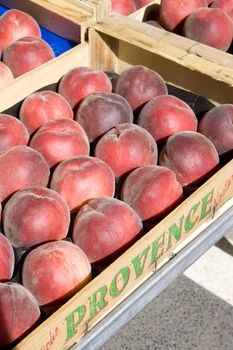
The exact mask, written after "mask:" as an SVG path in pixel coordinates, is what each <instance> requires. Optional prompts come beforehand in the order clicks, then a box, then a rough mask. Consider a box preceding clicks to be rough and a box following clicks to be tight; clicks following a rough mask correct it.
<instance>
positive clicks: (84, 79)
mask: <svg viewBox="0 0 233 350" xmlns="http://www.w3.org/2000/svg"><path fill="white" fill-rule="evenodd" d="M103 91H106V92H111V91H112V83H111V81H110V79H109V78H108V76H107V74H105V73H104V72H102V71H96V70H94V69H91V68H89V67H78V68H74V69H71V70H70V71H68V72H67V73H66V74H65V75H64V76H63V77H62V79H61V81H60V83H59V87H58V92H59V93H60V94H61V95H62V96H64V97H65V99H66V100H67V101H68V102H69V103H70V105H71V107H72V108H77V107H78V105H79V103H80V102H81V101H82V100H83V99H84V98H85V97H86V96H88V95H90V94H92V93H95V92H103Z"/></svg>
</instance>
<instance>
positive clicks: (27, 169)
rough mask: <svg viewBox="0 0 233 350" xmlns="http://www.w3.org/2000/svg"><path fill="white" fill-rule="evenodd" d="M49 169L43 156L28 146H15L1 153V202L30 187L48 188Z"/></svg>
mask: <svg viewBox="0 0 233 350" xmlns="http://www.w3.org/2000/svg"><path fill="white" fill-rule="evenodd" d="M49 175H50V172H49V167H48V165H47V163H46V161H45V160H44V158H43V157H42V155H41V154H40V153H39V152H37V151H35V150H34V149H32V148H30V147H28V146H24V145H22V146H14V147H11V148H9V149H8V150H6V151H3V152H1V153H0V202H3V201H5V200H6V199H9V196H11V195H12V194H13V193H14V192H16V191H18V190H19V189H22V188H25V187H29V186H43V187H47V185H48V181H49Z"/></svg>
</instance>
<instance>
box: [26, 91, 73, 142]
mask: <svg viewBox="0 0 233 350" xmlns="http://www.w3.org/2000/svg"><path fill="white" fill-rule="evenodd" d="M61 118H66V119H73V118H74V114H73V110H72V108H71V107H70V105H69V103H68V102H67V101H66V99H65V98H64V97H63V96H62V95H60V94H59V93H57V92H55V91H50V90H44V91H37V92H34V93H32V94H30V95H29V96H27V97H26V98H25V99H24V100H23V102H22V104H21V106H20V110H19V119H20V120H21V121H22V123H23V124H24V125H25V127H26V128H27V130H28V132H29V134H30V135H31V134H33V133H34V132H35V131H36V130H38V129H39V128H40V127H41V126H42V125H43V124H45V123H46V122H48V121H50V120H56V119H61Z"/></svg>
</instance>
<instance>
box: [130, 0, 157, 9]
mask: <svg viewBox="0 0 233 350" xmlns="http://www.w3.org/2000/svg"><path fill="white" fill-rule="evenodd" d="M152 1H153V0H134V3H135V5H136V8H137V9H140V8H142V7H144V6H146V5H149V4H150V3H151V2H152Z"/></svg>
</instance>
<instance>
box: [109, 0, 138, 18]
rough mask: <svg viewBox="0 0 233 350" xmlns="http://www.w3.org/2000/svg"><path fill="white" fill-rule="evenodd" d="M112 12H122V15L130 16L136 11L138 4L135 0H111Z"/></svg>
mask: <svg viewBox="0 0 233 350" xmlns="http://www.w3.org/2000/svg"><path fill="white" fill-rule="evenodd" d="M111 3H112V12H116V13H120V14H121V15H124V16H128V15H130V14H131V13H133V12H134V11H136V9H137V8H136V5H135V3H134V0H111Z"/></svg>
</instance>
